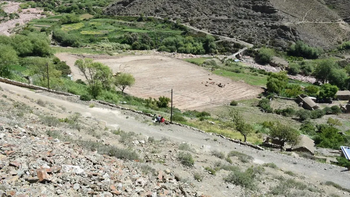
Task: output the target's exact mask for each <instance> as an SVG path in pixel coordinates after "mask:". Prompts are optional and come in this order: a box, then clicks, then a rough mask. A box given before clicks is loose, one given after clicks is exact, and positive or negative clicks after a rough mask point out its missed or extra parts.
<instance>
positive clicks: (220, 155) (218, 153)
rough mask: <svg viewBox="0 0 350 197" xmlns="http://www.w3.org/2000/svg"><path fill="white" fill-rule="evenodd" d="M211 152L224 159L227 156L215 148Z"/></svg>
mask: <svg viewBox="0 0 350 197" xmlns="http://www.w3.org/2000/svg"><path fill="white" fill-rule="evenodd" d="M211 154H212V155H213V156H215V157H217V158H219V159H224V158H225V154H224V153H223V152H219V151H217V150H213V151H212V152H211Z"/></svg>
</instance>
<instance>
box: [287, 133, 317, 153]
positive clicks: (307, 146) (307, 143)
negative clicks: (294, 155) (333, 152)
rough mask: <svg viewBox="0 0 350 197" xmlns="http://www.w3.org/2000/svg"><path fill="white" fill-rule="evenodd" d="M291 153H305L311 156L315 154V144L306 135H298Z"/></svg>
mask: <svg viewBox="0 0 350 197" xmlns="http://www.w3.org/2000/svg"><path fill="white" fill-rule="evenodd" d="M290 150H291V151H298V152H307V153H310V154H312V155H314V154H315V150H316V148H315V143H314V141H313V140H312V139H311V138H309V137H308V136H306V135H300V137H299V140H298V143H297V144H296V145H294V146H292V147H291V149H290Z"/></svg>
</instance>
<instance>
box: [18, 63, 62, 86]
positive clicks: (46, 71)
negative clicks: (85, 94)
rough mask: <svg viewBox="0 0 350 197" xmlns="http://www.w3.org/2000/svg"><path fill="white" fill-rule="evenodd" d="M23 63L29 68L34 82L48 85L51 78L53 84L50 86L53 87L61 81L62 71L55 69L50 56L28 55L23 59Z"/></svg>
mask: <svg viewBox="0 0 350 197" xmlns="http://www.w3.org/2000/svg"><path fill="white" fill-rule="evenodd" d="M23 64H24V65H25V66H26V67H28V68H29V72H30V75H32V76H33V78H34V82H35V83H37V84H38V85H40V86H43V87H47V85H48V80H50V81H49V83H50V84H51V85H50V87H48V88H52V87H53V86H54V85H55V84H57V83H59V81H60V80H59V78H60V76H61V72H60V71H58V70H56V69H55V66H54V64H53V63H52V62H51V61H50V59H48V58H41V57H28V58H25V59H24V60H23Z"/></svg>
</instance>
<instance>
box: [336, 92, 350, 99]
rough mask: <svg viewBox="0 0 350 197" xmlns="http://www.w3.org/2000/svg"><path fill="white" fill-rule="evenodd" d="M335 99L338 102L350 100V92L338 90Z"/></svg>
mask: <svg viewBox="0 0 350 197" xmlns="http://www.w3.org/2000/svg"><path fill="white" fill-rule="evenodd" d="M335 96H336V98H337V99H339V100H350V91H349V90H340V91H338V92H337V94H335Z"/></svg>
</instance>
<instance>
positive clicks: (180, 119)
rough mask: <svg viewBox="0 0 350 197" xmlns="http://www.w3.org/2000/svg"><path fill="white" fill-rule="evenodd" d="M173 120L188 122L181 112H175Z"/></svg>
mask: <svg viewBox="0 0 350 197" xmlns="http://www.w3.org/2000/svg"><path fill="white" fill-rule="evenodd" d="M173 121H175V122H186V121H187V120H186V118H184V117H183V116H182V115H181V114H179V113H175V114H174V115H173Z"/></svg>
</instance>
